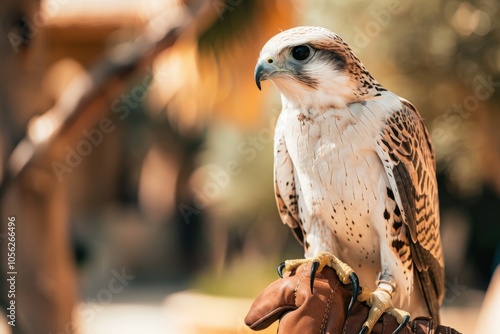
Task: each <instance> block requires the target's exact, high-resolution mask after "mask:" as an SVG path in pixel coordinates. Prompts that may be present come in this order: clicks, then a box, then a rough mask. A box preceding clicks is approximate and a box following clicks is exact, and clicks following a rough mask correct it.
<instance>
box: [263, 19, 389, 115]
mask: <svg viewBox="0 0 500 334" xmlns="http://www.w3.org/2000/svg"><path fill="white" fill-rule="evenodd" d="M264 80H271V81H272V82H273V83H274V84H275V86H276V87H277V88H278V90H279V91H280V93H281V95H282V98H284V99H286V100H287V101H289V102H290V103H292V104H293V105H296V106H302V107H306V108H314V107H320V108H331V107H333V108H343V107H345V106H346V105H348V104H349V103H353V102H361V101H363V100H364V99H366V98H370V97H373V96H379V95H380V94H379V91H382V90H385V89H383V88H382V87H381V86H380V84H379V83H378V82H377V81H376V80H375V79H374V78H373V77H372V76H371V75H370V73H369V72H368V71H367V70H366V68H365V67H364V66H363V64H362V63H361V61H360V60H359V59H358V58H357V57H356V56H355V55H354V53H353V51H352V50H351V48H350V47H349V46H348V45H347V43H346V42H344V40H343V39H342V38H341V37H340V36H338V35H337V34H335V33H333V32H332V31H330V30H328V29H326V28H322V27H307V26H306V27H296V28H292V29H289V30H285V31H283V32H281V33H279V34H277V35H276V36H274V37H273V38H271V39H270V40H269V41H268V42H267V43H266V44H265V45H264V47H263V48H262V51H261V52H260V56H259V60H258V62H257V66H256V67H255V82H256V84H257V87H258V88H259V89H260V88H261V85H260V84H261V81H264Z"/></svg>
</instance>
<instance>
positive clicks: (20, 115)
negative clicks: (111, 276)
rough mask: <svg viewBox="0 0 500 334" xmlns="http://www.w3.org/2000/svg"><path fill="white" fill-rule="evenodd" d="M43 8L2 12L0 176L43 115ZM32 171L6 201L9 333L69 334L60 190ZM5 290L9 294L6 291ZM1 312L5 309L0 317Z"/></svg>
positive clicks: (12, 7)
mask: <svg viewBox="0 0 500 334" xmlns="http://www.w3.org/2000/svg"><path fill="white" fill-rule="evenodd" d="M39 6H40V1H37V0H21V1H19V0H16V1H14V0H8V1H2V2H1V4H0V12H1V13H2V18H1V21H2V22H1V24H0V30H1V35H2V36H3V37H4V38H2V39H1V42H0V43H1V45H0V74H1V75H2V78H3V80H2V81H1V83H0V128H1V131H0V134H1V139H0V141H1V143H0V147H1V148H2V149H1V150H0V151H1V154H2V161H1V166H0V167H1V168H0V171H1V172H2V173H3V171H4V169H5V162H6V160H7V152H10V151H12V148H13V147H14V146H15V145H16V144H17V142H18V141H19V140H20V139H21V138H22V136H23V135H24V129H25V128H26V126H27V122H28V120H29V119H30V118H31V117H32V116H33V115H35V114H37V113H40V112H42V111H44V110H45V109H46V108H47V101H44V100H43V98H42V96H41V93H40V92H41V89H40V83H41V75H42V73H43V70H44V66H43V65H44V64H43V63H44V48H43V45H42V35H43V31H42V24H43V16H40V11H39V10H40V8H39ZM46 159H48V161H45V163H42V164H41V165H38V166H30V167H29V169H28V170H26V172H25V173H24V174H23V175H22V177H21V178H19V179H18V180H16V182H15V183H14V184H11V186H10V187H9V188H8V189H7V190H6V191H5V193H3V195H4V197H3V198H2V203H1V206H0V211H1V213H2V215H1V230H2V231H1V232H2V239H1V240H2V243H1V247H2V251H1V254H2V258H1V260H0V261H1V263H2V280H1V281H2V283H0V284H1V285H2V289H1V291H2V304H3V305H2V307H4V306H5V305H7V304H9V305H10V301H11V300H15V305H16V313H15V315H16V318H15V320H16V321H15V325H16V326H15V327H11V328H12V331H13V333H72V330H71V314H72V312H73V306H74V304H75V293H76V289H75V272H74V268H73V265H72V259H71V254H72V252H71V251H70V245H69V233H68V223H67V222H68V220H67V204H66V200H65V198H66V196H65V193H64V188H63V187H62V185H61V184H60V183H59V182H58V181H57V180H56V178H55V175H54V173H52V171H50V170H48V169H47V168H46V167H45V166H48V165H49V164H50V158H49V157H47V158H46ZM8 217H15V222H16V229H15V235H16V240H15V241H16V244H15V246H16V247H15V253H16V257H15V270H11V269H10V270H7V263H6V262H7V243H6V242H5V241H6V240H7V239H6V232H7V223H8ZM10 271H15V272H17V275H16V282H15V287H16V289H15V297H14V298H10V299H7V298H8V297H7V293H6V292H7V291H8V290H9V289H5V288H6V285H5V282H6V277H5V275H6V273H7V272H10ZM9 288H10V287H9ZM3 311H5V309H3Z"/></svg>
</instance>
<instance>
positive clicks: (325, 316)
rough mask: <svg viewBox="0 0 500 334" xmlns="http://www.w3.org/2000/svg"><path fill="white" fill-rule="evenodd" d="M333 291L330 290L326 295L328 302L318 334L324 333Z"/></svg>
mask: <svg viewBox="0 0 500 334" xmlns="http://www.w3.org/2000/svg"><path fill="white" fill-rule="evenodd" d="M333 295H334V291H333V290H332V289H330V294H329V295H328V302H327V303H326V309H325V313H324V314H323V321H322V322H321V329H320V334H321V333H324V332H325V330H326V321H327V320H328V316H329V315H330V306H331V305H332V301H333Z"/></svg>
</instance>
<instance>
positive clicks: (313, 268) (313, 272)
mask: <svg viewBox="0 0 500 334" xmlns="http://www.w3.org/2000/svg"><path fill="white" fill-rule="evenodd" d="M318 266H319V262H318V261H314V262H313V263H312V264H311V280H310V285H311V294H312V293H313V286H314V278H315V277H316V271H317V270H318Z"/></svg>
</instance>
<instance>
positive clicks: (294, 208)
mask: <svg viewBox="0 0 500 334" xmlns="http://www.w3.org/2000/svg"><path fill="white" fill-rule="evenodd" d="M280 120H281V118H280V119H278V124H277V125H276V132H275V138H274V191H275V194H276V204H277V205H278V211H279V214H280V217H281V221H282V222H283V223H284V224H286V225H288V227H290V229H291V230H292V233H293V235H294V236H295V238H296V239H297V240H298V242H299V243H300V244H301V245H302V246H303V245H304V231H303V229H302V224H301V223H300V219H299V213H298V197H297V193H296V191H295V173H294V168H293V163H292V160H291V159H290V155H289V154H288V149H287V147H286V143H285V136H284V133H283V131H284V126H283V125H282V124H281V122H280Z"/></svg>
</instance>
